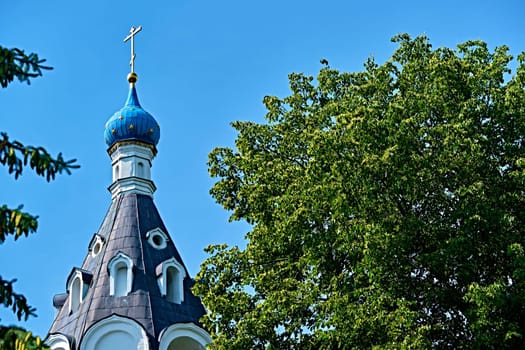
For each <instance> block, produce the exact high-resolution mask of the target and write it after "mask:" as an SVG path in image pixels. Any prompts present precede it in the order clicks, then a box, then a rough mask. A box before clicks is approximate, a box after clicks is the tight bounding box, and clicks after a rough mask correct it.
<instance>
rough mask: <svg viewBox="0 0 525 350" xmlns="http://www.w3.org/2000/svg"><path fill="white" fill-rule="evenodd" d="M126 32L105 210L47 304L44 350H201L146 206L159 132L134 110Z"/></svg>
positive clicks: (185, 276)
mask: <svg viewBox="0 0 525 350" xmlns="http://www.w3.org/2000/svg"><path fill="white" fill-rule="evenodd" d="M141 29H142V27H139V28H134V27H132V28H131V31H130V34H129V35H128V36H127V37H126V39H124V41H128V40H130V39H131V62H130V65H131V73H129V75H128V82H129V84H130V87H129V92H128V97H127V99H126V102H125V104H124V106H123V107H122V108H121V109H119V110H118V111H117V112H116V113H114V114H113V116H112V117H111V118H109V120H108V121H107V123H106V127H105V131H104V138H105V141H106V143H107V145H108V153H109V155H110V157H111V163H112V169H113V183H112V184H111V186H110V187H109V190H110V192H111V194H112V200H111V205H110V207H109V210H108V212H107V214H106V217H105V218H104V220H103V222H102V225H101V226H100V228H99V230H98V231H97V232H96V233H95V234H94V236H93V238H92V239H91V242H90V243H89V247H88V249H87V253H86V256H85V258H84V262H83V263H82V265H80V267H76V268H73V270H72V271H71V273H70V274H69V277H68V278H67V283H66V291H67V293H62V294H58V295H57V296H56V297H55V298H54V299H53V305H54V306H55V308H56V316H55V320H54V321H53V324H52V326H51V329H50V331H49V335H48V337H47V340H46V344H47V345H49V346H50V347H51V349H52V350H106V349H137V350H168V349H197V350H204V349H205V347H206V344H208V343H209V342H210V341H211V338H210V336H209V334H208V333H207V332H206V330H204V329H203V328H202V325H201V324H200V321H199V320H200V318H201V317H202V316H203V315H204V314H205V312H206V311H205V309H204V307H203V305H202V303H201V301H200V299H199V298H198V297H197V296H194V295H193V294H192V292H191V287H192V286H193V284H194V280H193V279H192V278H191V277H190V275H189V273H188V271H187V269H186V267H185V265H184V262H183V261H182V258H181V256H180V254H179V252H178V251H177V248H176V247H175V244H174V242H173V240H172V238H171V237H170V235H169V233H168V229H167V228H166V226H165V225H164V223H163V221H162V219H161V217H160V215H159V212H158V210H157V208H156V207H155V204H154V202H153V193H154V192H155V190H156V187H155V185H154V183H153V181H152V180H151V166H152V161H153V158H154V157H155V155H156V154H157V149H156V146H157V143H158V142H159V138H160V129H159V126H158V124H157V121H156V120H155V119H154V118H153V116H152V115H151V114H149V113H148V112H146V111H145V110H144V109H143V108H142V106H141V105H140V103H139V99H138V94H137V90H136V88H135V83H136V82H137V75H136V74H135V72H134V60H135V52H134V36H135V35H136V34H137V33H138V32H139V31H140V30H141Z"/></svg>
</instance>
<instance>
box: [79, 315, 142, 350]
mask: <svg viewBox="0 0 525 350" xmlns="http://www.w3.org/2000/svg"><path fill="white" fill-rule="evenodd" d="M108 349H134V350H135V349H136V350H149V341H148V335H147V334H146V332H145V331H144V329H143V328H142V327H141V326H140V324H138V323H137V322H135V321H133V320H131V319H129V318H124V317H120V316H116V315H113V316H110V317H108V318H106V319H103V320H101V321H99V322H97V323H95V324H94V325H93V326H91V327H90V328H89V329H88V330H87V332H86V333H85V334H84V338H83V340H82V342H81V343H80V350H108Z"/></svg>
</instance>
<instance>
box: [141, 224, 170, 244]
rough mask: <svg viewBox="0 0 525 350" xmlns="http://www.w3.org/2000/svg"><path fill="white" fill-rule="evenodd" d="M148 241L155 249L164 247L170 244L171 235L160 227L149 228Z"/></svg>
mask: <svg viewBox="0 0 525 350" xmlns="http://www.w3.org/2000/svg"><path fill="white" fill-rule="evenodd" d="M146 239H147V240H148V243H149V244H150V245H151V246H152V247H153V248H155V249H159V250H160V249H164V248H166V247H167V245H168V241H169V237H168V235H167V234H166V233H165V232H164V231H162V230H161V229H160V228H159V227H157V228H154V229H153V230H149V231H148V232H147V233H146Z"/></svg>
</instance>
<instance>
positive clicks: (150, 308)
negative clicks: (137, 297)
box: [135, 194, 156, 337]
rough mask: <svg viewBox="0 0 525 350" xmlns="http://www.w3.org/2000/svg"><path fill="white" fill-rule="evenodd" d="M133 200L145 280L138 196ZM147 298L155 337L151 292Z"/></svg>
mask: <svg viewBox="0 0 525 350" xmlns="http://www.w3.org/2000/svg"><path fill="white" fill-rule="evenodd" d="M135 198H136V205H137V206H136V207H135V209H136V215H137V226H138V231H139V237H138V238H139V243H140V251H141V252H142V254H141V260H142V270H143V271H144V274H145V275H146V278H147V274H146V262H145V261H144V253H145V252H144V244H143V242H142V229H141V227H140V213H139V207H140V206H139V195H138V194H135ZM151 201H152V202H153V198H152V199H151ZM148 294H149V296H148V298H146V299H147V300H148V304H149V316H150V319H151V333H152V335H153V336H154V337H155V336H156V333H155V321H154V320H153V305H151V291H148Z"/></svg>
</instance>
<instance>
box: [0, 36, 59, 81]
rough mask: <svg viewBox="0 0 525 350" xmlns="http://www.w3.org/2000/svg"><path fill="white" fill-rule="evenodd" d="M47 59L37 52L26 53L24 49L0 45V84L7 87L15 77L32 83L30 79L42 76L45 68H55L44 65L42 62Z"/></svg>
mask: <svg viewBox="0 0 525 350" xmlns="http://www.w3.org/2000/svg"><path fill="white" fill-rule="evenodd" d="M45 61H46V60H45V59H41V58H39V57H38V55H37V54H35V53H30V54H29V55H26V54H25V53H24V50H20V49H17V48H14V49H7V48H4V47H2V46H0V84H1V85H2V87H3V88H5V87H7V85H8V84H9V83H11V82H12V81H13V80H14V78H17V79H18V80H19V81H20V82H26V83H27V84H30V83H31V82H30V81H29V79H30V78H36V77H39V76H41V75H42V70H43V69H45V70H51V69H53V67H48V66H44V65H43V64H42V63H44V62H45Z"/></svg>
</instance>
